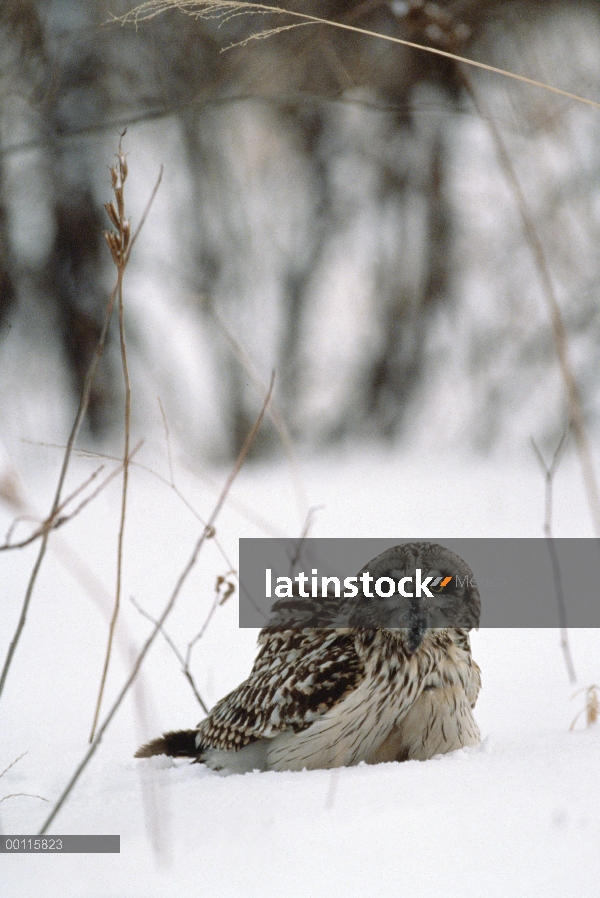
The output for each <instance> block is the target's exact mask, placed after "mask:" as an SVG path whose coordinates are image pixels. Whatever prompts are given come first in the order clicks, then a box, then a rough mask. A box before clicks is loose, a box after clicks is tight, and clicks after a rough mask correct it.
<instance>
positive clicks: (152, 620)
mask: <svg viewBox="0 0 600 898" xmlns="http://www.w3.org/2000/svg"><path fill="white" fill-rule="evenodd" d="M129 598H130V600H131V603H132V604H133V607H134V608H135V609H136V610H137V611H139V613H140V614H141V615H142V617H145V618H146V620H149V621H150V623H151V624H154V626H155V627H156V629H157V630H159V631H160V633H161V635H162V636H163V638H164V640H165V642H166V643H167V645H168V646H169V647H170V648H171V649H172V651H173V654H174V655H175V657H176V658H177V660H178V661H179V663H180V664H181V672H182V673H183V675H184V677H185V678H186V680H187V681H188V683H189V684H190V686H191V688H192V692H193V693H194V695H195V696H196V700H197V702H198V704H199V705H200V707H201V708H202V710H203V711H204V713H205V714H208V707H207V706H206V704H205V702H204V699H203V698H202V696H201V695H200V693H199V692H198V687H197V686H196V683H195V681H194V678H193V676H192V673H191V671H190V669H189V665H188V663H187V660H186V659H185V658H184V657H183V655H182V654H181V652H180V651H179V649H178V648H177V646H176V645H175V643H174V642H173V640H172V639H171V637H170V636H169V634H168V633H167V631H166V630H165V628H164V627H161V626H159V624H158V621H156V620H155V618H153V617H152V615H151V614H148V612H147V611H145V610H144V609H143V608H142V606H141V605H140V604H139V603H138V602H136V600H135V599H134V598H133V596H130V597H129Z"/></svg>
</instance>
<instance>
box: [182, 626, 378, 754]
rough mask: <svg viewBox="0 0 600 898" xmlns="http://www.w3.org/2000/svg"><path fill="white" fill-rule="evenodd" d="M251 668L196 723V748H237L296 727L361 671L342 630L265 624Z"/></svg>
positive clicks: (354, 682) (352, 685)
mask: <svg viewBox="0 0 600 898" xmlns="http://www.w3.org/2000/svg"><path fill="white" fill-rule="evenodd" d="M259 645H260V646H261V648H260V651H259V654H258V657H257V659H256V661H255V664H254V667H253V668H252V672H251V674H250V676H249V677H248V679H247V680H245V681H244V682H243V683H242V684H241V685H240V686H238V688H237V689H234V690H233V692H230V693H229V695H226V696H225V698H223V699H221V701H220V702H217V704H216V705H215V706H214V708H213V710H212V712H211V714H210V716H209V717H208V718H207V719H206V720H203V721H202V722H201V723H200V724H199V726H198V735H197V737H196V746H197V748H198V751H199V753H200V752H202V751H203V750H206V749H208V748H219V749H227V750H233V751H237V750H239V749H240V748H243V747H244V746H245V745H249V744H250V743H251V742H255V741H256V740H258V739H261V738H263V737H264V738H272V737H274V736H276V735H277V734H278V733H281V732H283V731H284V730H287V729H289V728H291V729H293V730H294V732H300V731H301V730H303V729H306V727H308V726H310V724H311V723H312V722H313V721H314V720H316V719H317V718H318V717H320V716H321V715H322V714H324V713H325V712H326V711H328V710H329V709H330V708H332V707H333V706H334V705H336V704H337V703H338V702H339V701H341V700H342V699H343V698H344V697H345V696H346V695H348V693H349V692H351V691H353V690H354V689H356V688H357V687H358V685H359V684H360V682H361V681H362V680H363V679H364V676H365V672H364V668H363V664H362V661H361V660H360V658H359V656H358V654H357V652H356V647H355V640H354V636H353V635H352V634H351V633H350V632H349V631H347V630H315V629H307V628H305V629H302V630H289V629H288V630H277V629H275V628H265V629H263V630H262V631H261V634H260V637H259Z"/></svg>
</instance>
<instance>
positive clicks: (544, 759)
mask: <svg viewBox="0 0 600 898" xmlns="http://www.w3.org/2000/svg"><path fill="white" fill-rule="evenodd" d="M143 451H144V450H142V452H143ZM139 459H140V460H142V461H144V462H147V463H148V464H150V466H151V467H153V468H154V469H155V470H159V471H160V473H161V474H162V475H163V476H168V474H167V468H166V464H165V462H164V460H160V459H158V458H156V457H154V458H153V457H149V456H142V455H140V456H139ZM53 463H54V464H55V463H56V459H54V460H53ZM25 468H26V470H29V469H30V470H31V472H32V473H31V474H30V475H28V476H27V477H25V478H24V479H25V484H26V488H27V489H28V492H29V494H30V495H32V496H35V502H34V503H33V504H35V505H36V506H38V507H41V508H42V509H43V508H46V507H47V506H49V503H50V490H51V486H52V476H53V474H54V468H53V469H52V471H50V470H49V468H48V464H47V465H46V468H44V469H43V468H37V467H35V466H34V465H33V463H32V464H31V465H30V468H29V469H28V468H27V464H25ZM91 469H92V468H91V462H88V461H84V460H80V461H78V463H77V465H76V476H75V475H74V477H73V483H74V484H75V483H76V482H78V480H81V479H83V478H84V477H85V475H86V473H87V472H88V471H91ZM300 474H301V481H302V483H303V487H304V489H305V491H306V501H307V502H308V503H309V504H310V505H320V506H323V507H322V508H321V509H320V510H319V511H318V513H317V516H316V519H315V525H314V529H313V531H312V535H314V536H378V537H388V536H391V537H393V536H397V537H398V539H399V540H401V539H404V538H413V537H419V536H421V537H429V538H442V537H444V536H445V537H453V536H483V535H485V536H538V535H540V531H541V519H542V510H543V488H542V487H543V485H542V482H541V478H540V475H539V471H538V470H537V468H536V465H535V462H534V461H533V460H532V461H531V463H528V462H527V461H526V460H523V461H521V462H519V463H518V464H514V465H512V466H511V465H507V464H502V465H500V464H499V462H498V460H496V461H488V462H483V461H476V460H473V459H469V460H468V461H465V460H460V459H454V460H453V459H448V458H442V457H441V456H440V457H439V458H435V459H432V458H428V459H424V458H417V457H414V456H413V457H410V456H404V455H399V454H394V455H387V456H386V455H382V454H376V453H373V452H370V451H368V450H367V449H365V450H364V451H363V452H362V453H361V452H354V453H353V454H351V455H349V456H347V457H343V456H341V457H330V458H324V459H323V458H322V459H320V460H317V461H314V460H313V461H307V462H306V463H302V464H301V465H300ZM177 478H178V479H177V484H178V487H179V488H180V490H181V492H182V493H183V494H184V495H185V497H186V499H188V500H189V502H191V503H192V504H193V505H194V506H195V507H196V508H197V509H198V510H199V511H200V513H201V514H203V515H205V516H206V517H207V516H208V514H209V512H210V509H211V506H212V503H214V500H215V498H216V495H217V489H218V486H217V484H218V483H219V482H222V481H223V478H224V473H223V472H214V471H213V472H211V473H210V478H211V482H210V483H209V482H208V481H207V480H205V479H201V478H195V477H193V476H192V475H191V474H188V473H186V472H185V471H184V470H183V469H182V468H178V473H177ZM118 501H119V488H118V485H117V484H115V485H114V488H113V487H111V488H110V489H109V490H107V491H106V492H105V493H103V494H102V495H100V496H99V497H98V498H97V499H96V500H95V501H94V502H93V503H92V504H91V505H90V506H88V507H87V508H86V509H85V510H84V511H83V512H82V513H81V515H80V516H79V517H78V518H77V519H75V520H73V521H72V522H70V524H68V525H67V526H66V527H65V528H64V531H62V532H61V533H60V534H56V536H55V538H54V541H53V550H52V551H51V553H50V554H49V555H48V557H47V559H46V561H45V563H44V567H43V568H42V573H41V576H40V580H39V584H38V587H37V590H36V592H35V595H34V598H33V601H32V605H31V611H30V615H29V619H28V621H27V626H26V629H25V631H24V636H23V639H22V642H21V644H20V646H19V649H18V651H17V654H16V656H15V661H14V665H13V669H12V671H11V675H10V678H9V680H8V682H7V687H6V691H5V694H4V696H3V697H2V699H1V700H0V732H1V738H0V771H1V770H3V769H4V768H5V767H7V766H8V764H10V763H11V762H12V761H13V760H14V759H15V758H17V757H18V756H19V755H21V754H22V753H23V752H27V754H26V755H25V756H24V757H23V758H22V759H21V760H20V761H19V762H18V763H16V764H15V765H14V766H13V767H12V768H11V769H10V770H9V771H8V772H7V773H6V774H5V775H4V776H3V777H2V778H0V799H1V798H2V797H3V796H4V795H8V794H10V793H16V792H27V793H34V794H35V795H38V796H43V797H45V798H47V799H49V801H50V802H52V801H54V800H56V798H57V797H58V795H59V794H60V792H61V790H62V788H63V787H64V785H65V784H66V782H67V781H68V779H69V777H70V775H71V774H72V772H73V770H74V768H75V766H76V764H77V763H78V762H79V760H80V759H81V757H82V756H83V754H84V752H85V750H86V746H87V737H88V734H89V729H90V725H91V719H92V713H93V705H94V701H95V697H96V692H97V688H98V681H99V676H100V670H101V665H102V659H103V652H104V646H105V639H106V629H107V628H106V615H107V614H108V611H109V606H110V599H109V597H110V595H111V593H112V591H113V588H114V585H113V581H114V576H115V545H116V533H117V523H116V522H117V519H118ZM303 501H304V500H302V501H298V497H297V495H296V492H295V491H294V488H293V484H292V478H291V476H290V472H289V470H288V469H287V468H286V467H285V466H283V465H275V464H272V465H262V466H254V467H253V468H249V469H247V470H246V471H245V472H243V473H242V475H241V477H240V479H239V481H238V482H237V483H236V485H235V487H234V490H233V493H232V501H231V502H230V503H229V504H228V506H227V507H226V508H225V510H224V513H223V516H222V518H221V520H220V523H219V524H218V527H217V530H218V539H219V541H220V544H221V546H222V548H223V550H224V551H225V553H226V554H227V555H228V557H229V559H230V560H231V562H232V563H233V564H234V565H235V563H236V556H237V540H238V538H239V537H241V536H263V535H270V534H272V533H275V532H280V533H282V534H290V535H293V534H297V533H298V532H299V531H300V529H301V527H302V522H303V516H304V514H305V505H304V506H303V505H302V502H303ZM299 506H300V507H299ZM555 513H556V519H555V532H556V535H557V536H589V535H591V531H590V527H589V525H588V523H587V518H588V516H587V513H586V511H585V500H584V496H583V491H582V488H581V485H580V477H579V474H578V470H577V466H576V464H575V462H574V460H572V459H569V458H567V459H565V461H564V463H563V465H562V466H561V468H560V470H559V474H558V476H557V480H556V486H555ZM257 514H258V515H260V516H261V518H262V519H264V520H263V522H262V523H263V524H264V525H267V524H268V526H269V528H270V531H269V532H267V533H265V530H264V528H263V527H261V526H259V525H258V523H257V521H256V520H255V519H254V520H249V519H248V515H252V516H254V518H255V517H256V515H257ZM12 517H13V515H12V513H11V512H10V510H9V509H7V508H6V507H4V506H2V507H0V532H1V533H2V534H3V533H4V532H5V531H6V530H7V528H8V526H9V524H10V522H11V520H12ZM199 532H200V525H199V524H198V522H197V521H195V519H194V518H193V517H192V515H191V514H190V512H189V511H188V510H187V509H186V508H185V506H184V505H183V504H182V502H181V501H180V499H178V497H177V496H176V495H175V493H174V492H173V491H172V490H171V489H169V488H168V487H167V486H165V485H164V484H162V483H160V482H159V481H158V480H157V479H156V478H155V477H154V476H152V475H150V474H149V473H148V472H146V471H144V470H141V469H136V470H135V472H134V473H133V477H132V487H131V500H130V509H129V517H128V527H127V534H126V565H125V581H124V591H123V596H124V601H123V613H122V618H121V634H124V633H125V631H127V632H128V633H129V634H130V638H131V640H132V641H133V643H135V644H136V645H138V646H139V645H140V644H141V642H142V640H143V639H144V638H145V636H146V635H147V634H148V633H149V632H150V624H149V623H148V622H147V621H146V620H144V619H143V618H142V617H141V616H140V615H139V613H138V612H137V611H136V610H135V609H134V608H133V606H132V605H131V603H130V602H129V597H130V596H131V595H133V596H135V598H136V599H137V601H139V602H140V603H141V604H142V606H143V607H144V608H146V609H147V610H148V612H149V613H151V614H153V615H158V614H159V613H160V611H161V609H162V607H163V606H164V604H165V603H166V600H167V598H168V594H169V591H170V589H172V587H173V585H174V583H175V580H176V578H177V576H178V574H179V572H180V571H181V570H182V568H183V565H184V564H185V561H186V559H187V557H188V556H189V553H190V552H191V549H192V546H193V544H194V542H195V540H196V538H197V536H198V534H199ZM75 551H76V553H77V558H78V564H79V577H80V579H79V580H77V579H76V578H75V577H74V576H73V570H74V564H75V560H74V553H75ZM69 553H70V554H69ZM32 558H33V552H32V551H31V550H27V551H23V552H12V553H5V554H4V555H2V556H1V557H0V590H1V595H2V600H3V601H2V603H1V604H0V652H1V657H2V659H3V658H4V653H5V651H6V646H7V644H8V641H9V639H10V635H11V634H12V632H13V629H14V626H15V622H16V619H17V614H18V608H19V606H20V602H21V597H22V595H23V592H24V586H25V583H26V579H27V575H28V572H29V570H30V569H31V564H32ZM82 564H84V565H87V568H86V571H87V573H86V574H85V576H87V578H88V585H87V586H84V585H82V582H83V581H82V579H81V578H82V577H83V576H84V574H83V573H82V567H81V565H82ZM66 565H70V569H69V568H68V567H67V566H66ZM227 566H228V565H227V562H226V561H225V560H224V559H223V558H222V556H221V555H220V554H219V551H218V549H217V546H216V545H215V544H214V542H211V543H210V544H209V545H207V547H206V551H205V552H204V554H203V555H202V556H201V559H200V564H199V565H198V567H197V569H196V570H195V571H194V573H193V575H192V577H191V579H190V582H189V583H188V585H187V587H186V589H185V590H184V593H183V594H182V596H181V599H180V601H179V604H178V605H177V607H176V609H175V611H174V613H173V616H172V618H171V619H170V620H169V625H168V631H169V633H170V634H171V636H172V637H173V638H174V639H175V640H176V642H177V644H178V645H179V646H180V647H181V648H182V649H183V650H185V646H186V644H187V642H188V641H189V640H190V639H191V638H192V636H193V635H194V634H195V633H196V632H197V631H198V630H199V628H200V626H201V624H202V622H203V620H204V619H205V617H206V614H207V611H208V608H209V607H210V604H211V602H212V596H213V591H212V585H213V584H214V580H215V576H216V575H217V574H219V573H225V572H226V570H227ZM90 571H93V572H94V574H95V576H96V577H97V578H99V580H100V581H101V583H100V584H98V583H96V584H95V585H93V584H92V585H91V586H90V584H89V576H90V573H89V572H90ZM105 593H106V595H105ZM484 600H485V599H484ZM255 637H256V632H255V631H248V630H246V631H244V630H239V629H238V627H237V604H236V600H235V599H231V600H230V601H229V602H228V603H227V604H226V605H224V606H223V607H222V608H219V610H218V612H217V614H216V615H215V618H214V619H213V621H212V623H211V625H210V628H209V629H208V631H207V633H206V635H205V636H204V637H203V639H202V640H201V641H200V643H199V644H198V645H197V647H196V649H195V651H194V655H193V664H192V670H193V674H194V677H195V680H196V682H197V685H198V688H199V690H200V692H201V694H202V695H203V696H204V698H205V699H206V701H207V702H208V703H210V704H212V703H213V702H214V701H215V700H216V699H217V698H219V697H220V696H221V695H223V694H225V693H226V692H227V691H229V690H230V689H231V688H233V687H234V686H235V685H237V683H238V682H239V681H240V680H241V679H242V678H243V677H244V676H246V675H247V673H248V671H249V668H250V666H251V663H252V659H253V655H254V643H255ZM123 638H124V637H123V636H122V639H121V644H122V643H123ZM571 640H572V649H573V654H574V661H575V666H576V669H577V673H578V678H579V683H580V685H582V686H587V685H590V684H591V683H594V682H595V683H600V651H599V646H600V632H599V631H597V630H573V631H571ZM473 651H474V655H475V657H476V659H477V661H478V662H479V664H480V666H481V668H482V673H483V689H482V693H481V696H480V699H479V703H478V707H477V718H478V721H479V723H480V726H481V730H482V733H483V735H484V742H483V745H482V746H481V747H480V748H478V749H469V750H464V751H461V752H457V753H454V754H452V755H448V756H445V757H442V758H439V759H434V760H432V761H427V762H424V763H420V762H408V763H405V764H384V765H379V766H376V767H366V766H361V767H357V768H349V769H344V770H340V771H333V772H331V771H312V772H303V773H261V774H259V773H255V774H248V775H246V776H233V777H226V778H224V777H221V776H218V775H217V774H215V773H213V772H211V771H207V770H205V769H203V768H202V767H200V766H197V765H194V766H193V765H189V764H188V763H187V762H177V763H174V762H171V761H168V760H166V759H157V760H156V761H155V762H138V761H134V760H133V758H132V755H133V752H134V750H135V748H136V747H137V745H138V744H139V743H140V742H141V741H142V740H144V739H145V738H148V737H150V736H153V735H157V734H158V733H160V732H161V731H162V730H163V729H164V728H177V727H186V726H190V725H193V724H194V723H196V722H197V721H198V720H199V719H200V717H201V716H202V714H201V711H200V709H199V707H198V705H197V703H196V700H195V698H194V696H193V694H192V692H191V690H190V688H189V686H188V684H187V683H186V681H185V680H184V678H183V676H182V675H181V672H180V670H179V667H178V663H177V661H176V659H175V657H174V655H173V654H172V652H171V650H170V649H169V648H168V646H166V644H165V643H164V641H162V640H160V641H157V642H156V643H155V645H154V647H153V649H152V651H151V653H150V655H149V656H148V658H147V661H146V665H145V668H144V673H143V676H142V678H141V686H142V689H143V695H140V692H139V690H138V691H137V692H136V696H135V698H134V697H130V698H128V699H127V700H126V702H125V703H124V705H123V707H122V708H121V710H120V712H119V714H118V715H117V717H116V719H115V721H114V722H113V725H112V726H111V728H110V729H109V731H108V733H107V734H106V737H105V739H104V741H103V743H102V745H101V746H100V748H99V750H98V752H97V754H96V756H95V757H94V759H93V760H92V762H91V764H90V765H89V767H88V768H87V770H86V772H85V773H84V775H83V776H82V778H81V780H80V781H79V783H78V784H77V786H76V787H75V790H74V792H73V793H72V796H71V798H70V799H69V801H68V803H67V804H66V805H65V807H64V808H63V810H62V811H61V813H60V815H59V816H58V818H57V819H56V821H55V822H54V824H53V826H52V830H51V831H52V832H53V833H119V834H120V835H121V853H120V854H119V855H76V854H70V855H63V856H61V857H56V856H54V857H52V858H50V857H48V856H47V855H44V856H43V857H42V856H38V857H35V856H31V855H27V856H23V855H21V856H14V855H7V854H3V855H2V856H1V857H0V893H1V894H2V895H6V896H10V898H32V896H33V898H37V896H40V898H41V896H44V898H46V896H47V898H53V896H61V898H65V896H68V898H71V896H73V898H96V896H98V898H117V896H118V898H138V896H139V898H154V896H163V895H165V894H175V895H178V896H181V898H187V896H196V895H202V896H205V898H212V896H219V898H220V896H233V895H244V896H255V895H256V896H261V898H265V896H280V895H294V896H302V898H304V896H306V898H318V896H326V895H327V896H334V898H335V896H342V895H343V896H358V895H369V896H371V895H373V896H402V895H411V896H412V898H420V896H436V895H439V896H448V898H454V896H457V898H458V896H461V898H469V896H477V898H480V896H486V898H494V896H507V895H510V896H519V898H520V896H526V898H537V896H539V898H547V896H548V898H549V896H561V898H563V896H565V895H577V896H579V898H585V896H596V895H598V893H599V889H600V852H599V851H598V846H599V845H600V811H599V808H600V800H599V799H600V777H599V775H598V774H599V772H600V726H596V727H590V728H589V729H585V728H584V727H583V723H582V721H581V720H580V722H579V724H578V726H577V727H576V729H575V730H574V731H572V732H570V731H569V725H570V723H571V721H572V720H573V718H574V717H575V714H576V713H577V711H578V710H579V709H580V708H581V706H582V696H578V697H576V698H574V699H573V698H572V693H573V691H574V690H573V687H571V686H570V684H569V683H568V680H567V676H566V672H565V668H564V664H563V661H562V657H561V654H560V648H559V639H558V633H557V631H555V630H541V629H540V630H529V631H523V630H520V631H518V630H482V631H480V632H478V633H475V634H474V635H473ZM126 672H127V655H126V652H125V651H117V652H116V653H115V656H114V664H113V666H112V669H111V675H110V677H109V683H108V687H107V702H106V703H105V708H106V707H107V706H108V702H110V701H111V700H112V697H113V696H114V695H115V694H116V692H117V690H118V688H119V687H120V685H121V683H122V682H123V680H124V677H125V676H126ZM50 806H51V805H50V804H48V803H45V802H43V801H42V800H41V799H39V798H32V797H26V796H19V797H14V798H7V799H6V800H4V801H2V803H0V825H1V829H2V832H4V833H35V832H36V831H37V830H38V829H39V827H40V826H41V825H42V822H43V820H44V819H45V817H46V816H47V814H48V809H49V807H50Z"/></svg>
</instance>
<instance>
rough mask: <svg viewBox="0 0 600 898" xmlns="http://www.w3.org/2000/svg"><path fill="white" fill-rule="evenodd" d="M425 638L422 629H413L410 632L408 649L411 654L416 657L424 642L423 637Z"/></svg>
mask: <svg viewBox="0 0 600 898" xmlns="http://www.w3.org/2000/svg"><path fill="white" fill-rule="evenodd" d="M424 636H425V630H424V629H423V628H422V627H411V629H410V630H409V631H408V643H407V648H408V651H409V654H411V655H414V653H415V652H416V651H417V649H418V648H419V646H420V645H421V643H422V642H423V637H424Z"/></svg>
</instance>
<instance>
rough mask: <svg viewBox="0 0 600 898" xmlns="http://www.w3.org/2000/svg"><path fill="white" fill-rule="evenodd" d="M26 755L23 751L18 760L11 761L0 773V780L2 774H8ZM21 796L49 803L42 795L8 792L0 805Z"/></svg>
mask: <svg viewBox="0 0 600 898" xmlns="http://www.w3.org/2000/svg"><path fill="white" fill-rule="evenodd" d="M26 754H28V753H27V752H26V751H24V752H23V754H22V755H19V757H18V758H15V759H14V761H11V763H10V764H9V765H8V767H5V768H4V770H3V771H2V772H1V773H0V779H2V777H3V776H4V774H5V773H8V771H9V770H10V769H11V767H14V766H15V764H17V763H18V762H19V761H20V760H21V758H24V757H25V755H26ZM21 796H23V797H24V798H39V799H40V800H41V801H50V799H49V798H44V796H43V795H35V794H33V793H32V792H10V793H9V794H8V795H3V796H2V798H0V804H2V802H3V801H6V799H7V798H20V797H21Z"/></svg>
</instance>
